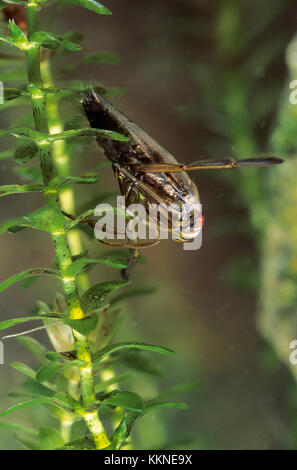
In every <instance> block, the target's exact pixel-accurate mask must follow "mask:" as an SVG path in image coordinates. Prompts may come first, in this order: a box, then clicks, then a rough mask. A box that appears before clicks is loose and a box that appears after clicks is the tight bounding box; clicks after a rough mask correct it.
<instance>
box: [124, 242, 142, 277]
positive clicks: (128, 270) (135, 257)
mask: <svg viewBox="0 0 297 470" xmlns="http://www.w3.org/2000/svg"><path fill="white" fill-rule="evenodd" d="M129 251H130V255H131V256H130V258H129V261H128V266H127V268H125V269H122V271H121V274H122V277H123V279H125V281H128V279H129V277H130V274H131V271H132V269H133V267H134V266H135V264H136V263H137V260H138V259H139V257H140V252H139V250H138V249H135V248H130V250H129Z"/></svg>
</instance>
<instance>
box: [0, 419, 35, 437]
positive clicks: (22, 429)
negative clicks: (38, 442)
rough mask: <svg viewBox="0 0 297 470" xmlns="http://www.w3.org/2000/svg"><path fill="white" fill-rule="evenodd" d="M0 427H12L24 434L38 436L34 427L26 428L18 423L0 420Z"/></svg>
mask: <svg viewBox="0 0 297 470" xmlns="http://www.w3.org/2000/svg"><path fill="white" fill-rule="evenodd" d="M0 428H7V429H12V430H13V431H20V432H24V433H26V434H31V435H32V436H38V432H37V431H35V429H31V428H27V427H26V426H21V425H20V424H13V423H6V422H5V421H0Z"/></svg>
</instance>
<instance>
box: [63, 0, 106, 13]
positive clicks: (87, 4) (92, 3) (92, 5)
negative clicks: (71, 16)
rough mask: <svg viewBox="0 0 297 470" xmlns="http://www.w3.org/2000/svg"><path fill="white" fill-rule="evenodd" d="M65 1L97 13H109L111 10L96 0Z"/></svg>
mask: <svg viewBox="0 0 297 470" xmlns="http://www.w3.org/2000/svg"><path fill="white" fill-rule="evenodd" d="M67 3H72V4H73V5H80V6H82V7H84V8H87V9H88V10H91V11H94V12H95V13H99V15H111V14H112V13H111V11H110V10H109V9H108V8H106V7H105V6H103V5H102V4H101V3H99V2H97V1H96V0H68V1H67Z"/></svg>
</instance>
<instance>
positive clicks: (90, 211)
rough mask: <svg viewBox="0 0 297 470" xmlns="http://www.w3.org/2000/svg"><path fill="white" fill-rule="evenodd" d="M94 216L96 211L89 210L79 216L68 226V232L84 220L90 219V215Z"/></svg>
mask: <svg viewBox="0 0 297 470" xmlns="http://www.w3.org/2000/svg"><path fill="white" fill-rule="evenodd" d="M93 214H94V209H88V210H86V211H85V212H83V213H82V214H80V215H79V216H77V217H76V218H75V219H74V220H72V221H71V222H70V223H69V224H67V228H66V229H67V230H71V229H72V228H74V227H76V226H77V224H79V223H80V222H81V221H82V220H83V219H85V218H87V217H89V215H93Z"/></svg>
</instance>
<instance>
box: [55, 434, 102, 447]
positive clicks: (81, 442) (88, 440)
mask: <svg viewBox="0 0 297 470" xmlns="http://www.w3.org/2000/svg"><path fill="white" fill-rule="evenodd" d="M61 449H62V450H96V445H95V442H94V441H93V439H92V437H91V436H85V437H82V438H79V439H75V440H74V441H71V442H67V444H65V445H63V447H61Z"/></svg>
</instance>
